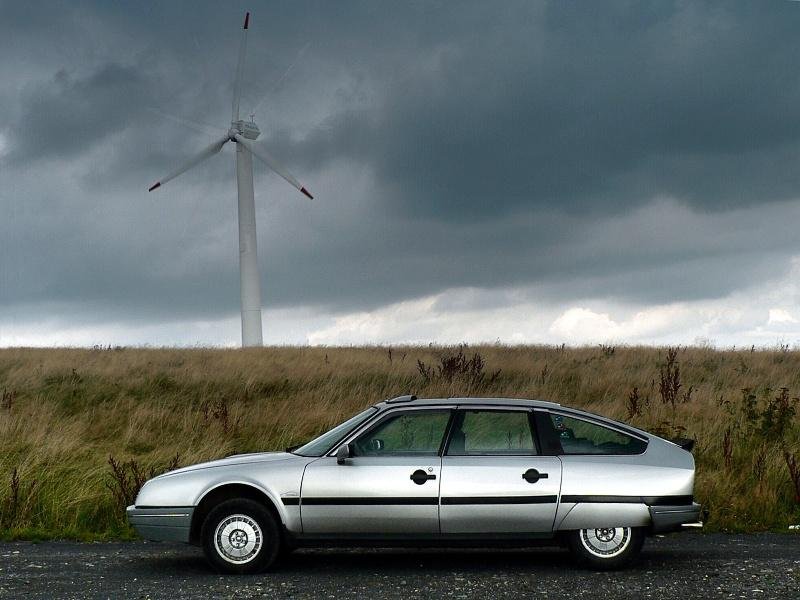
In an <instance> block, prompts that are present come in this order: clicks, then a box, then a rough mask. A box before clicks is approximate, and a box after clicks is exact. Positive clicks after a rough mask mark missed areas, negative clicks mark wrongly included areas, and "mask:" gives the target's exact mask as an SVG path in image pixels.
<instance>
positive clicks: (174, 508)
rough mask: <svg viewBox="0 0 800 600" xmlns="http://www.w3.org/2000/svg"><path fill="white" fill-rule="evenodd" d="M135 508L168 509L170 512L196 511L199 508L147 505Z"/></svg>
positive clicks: (139, 505)
mask: <svg viewBox="0 0 800 600" xmlns="http://www.w3.org/2000/svg"><path fill="white" fill-rule="evenodd" d="M134 508H143V509H146V510H150V509H156V508H168V509H170V510H194V509H195V508H197V507H196V506H148V505H146V504H137V505H136V506H134Z"/></svg>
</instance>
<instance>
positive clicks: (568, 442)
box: [550, 413, 647, 454]
mask: <svg viewBox="0 0 800 600" xmlns="http://www.w3.org/2000/svg"><path fill="white" fill-rule="evenodd" d="M550 419H551V420H552V423H553V428H554V429H555V432H556V435H557V436H558V439H559V441H560V442H561V448H562V451H563V452H562V453H563V454H641V453H642V452H644V451H645V449H646V448H647V442H645V441H643V440H640V439H639V438H635V437H633V436H630V435H627V434H624V433H621V432H619V431H616V430H615V429H611V428H609V427H604V426H603V425H598V424H597V423H592V422H590V421H584V420H583V419H576V418H574V417H568V416H566V415H560V414H557V413H550Z"/></svg>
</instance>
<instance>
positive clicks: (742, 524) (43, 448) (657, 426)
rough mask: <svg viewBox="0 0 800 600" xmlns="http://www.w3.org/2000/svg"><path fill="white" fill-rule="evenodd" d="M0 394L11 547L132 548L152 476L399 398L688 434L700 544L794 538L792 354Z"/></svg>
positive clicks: (340, 361)
mask: <svg viewBox="0 0 800 600" xmlns="http://www.w3.org/2000/svg"><path fill="white" fill-rule="evenodd" d="M420 361H421V362H420ZM0 393H2V399H1V400H0V537H3V538H20V537H22V538H51V537H59V538H60V537H70V538H78V539H104V538H127V537H131V536H132V532H131V531H130V530H129V529H128V528H127V526H126V524H125V521H124V514H123V505H124V503H125V502H128V501H130V499H131V496H132V495H135V492H136V488H137V486H138V484H139V482H140V481H141V480H142V479H143V478H146V477H148V476H150V474H151V473H157V472H160V471H161V470H163V469H165V468H167V467H168V466H169V465H184V464H190V463H194V462H197V461H201V460H206V459H211V458H218V457H223V456H226V455H229V454H233V453H239V452H249V451H258V450H273V449H282V448H284V447H286V446H289V445H291V444H295V443H299V442H301V441H303V440H306V439H308V438H310V437H312V436H314V435H315V434H317V433H319V432H321V431H323V430H325V429H327V428H328V427H330V426H331V425H333V424H335V423H337V422H339V421H341V420H343V419H344V418H346V417H348V416H349V415H351V414H352V413H354V412H356V411H358V410H360V409H361V408H363V407H365V406H367V405H369V404H372V403H374V402H376V401H379V400H381V399H385V398H388V397H391V396H395V395H399V394H404V393H416V394H418V395H420V396H423V395H424V396H455V395H467V394H474V395H484V396H516V397H528V398H539V399H546V400H553V401H557V402H561V403H563V404H567V405H570V406H577V407H581V408H586V409H588V410H591V411H594V412H597V413H600V414H603V415H607V416H609V417H612V418H617V419H622V420H625V421H628V422H630V423H632V424H634V425H636V426H639V427H643V428H645V429H648V430H651V431H656V432H661V433H662V435H665V436H666V437H677V436H683V437H692V438H695V439H696V440H697V445H696V447H695V451H694V455H695V457H696V460H697V485H696V491H695V492H696V497H697V498H698V499H699V501H701V502H703V503H704V504H705V505H706V506H708V508H709V510H710V513H709V517H708V521H707V526H708V528H709V529H712V530H735V531H755V530H765V529H785V528H786V527H787V525H789V524H790V523H800V498H798V496H800V489H798V488H800V417H798V415H797V411H796V408H797V404H798V401H797V398H796V397H797V396H798V395H800V352H797V351H790V350H789V349H787V348H779V349H776V350H770V351H761V350H755V351H751V350H750V349H747V350H741V351H738V350H737V351H718V350H713V349H708V348H680V349H677V350H676V351H672V350H670V349H668V348H645V347H616V348H615V347H608V346H600V347H585V348H563V347H544V346H515V347H506V346H474V347H466V348H464V349H463V352H462V350H461V349H460V348H452V347H397V348H392V349H390V348H387V347H369V348H266V349H253V350H217V349H190V350H184V349H181V350H174V349H127V348H120V349H96V350H88V349H87V350H80V349H5V350H0ZM110 458H112V459H113V460H111V461H110V460H109V459H110ZM112 463H113V464H112Z"/></svg>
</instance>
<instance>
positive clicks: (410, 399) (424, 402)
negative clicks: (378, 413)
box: [376, 396, 561, 408]
mask: <svg viewBox="0 0 800 600" xmlns="http://www.w3.org/2000/svg"><path fill="white" fill-rule="evenodd" d="M396 404H410V405H413V406H435V405H438V404H461V405H464V404H480V405H483V406H486V405H497V406H526V407H537V406H538V407H542V408H548V407H549V408H552V407H555V406H561V405H560V404H558V403H557V402H547V401H546V400H528V399H526V398H475V397H471V398H460V397H456V398H417V397H416V396H398V397H397V398H392V399H390V400H385V401H384V402H380V403H378V404H377V405H376V406H378V407H383V406H394V405H396Z"/></svg>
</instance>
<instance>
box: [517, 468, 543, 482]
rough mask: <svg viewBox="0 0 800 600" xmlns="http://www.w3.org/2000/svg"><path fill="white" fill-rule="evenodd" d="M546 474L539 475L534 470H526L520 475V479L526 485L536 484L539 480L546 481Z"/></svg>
mask: <svg viewBox="0 0 800 600" xmlns="http://www.w3.org/2000/svg"><path fill="white" fill-rule="evenodd" d="M547 477H548V475H547V473H539V471H537V470H536V469H528V470H527V471H525V472H524V473H523V474H522V478H523V479H524V480H525V481H527V482H528V483H536V482H537V481H539V480H540V479H547Z"/></svg>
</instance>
